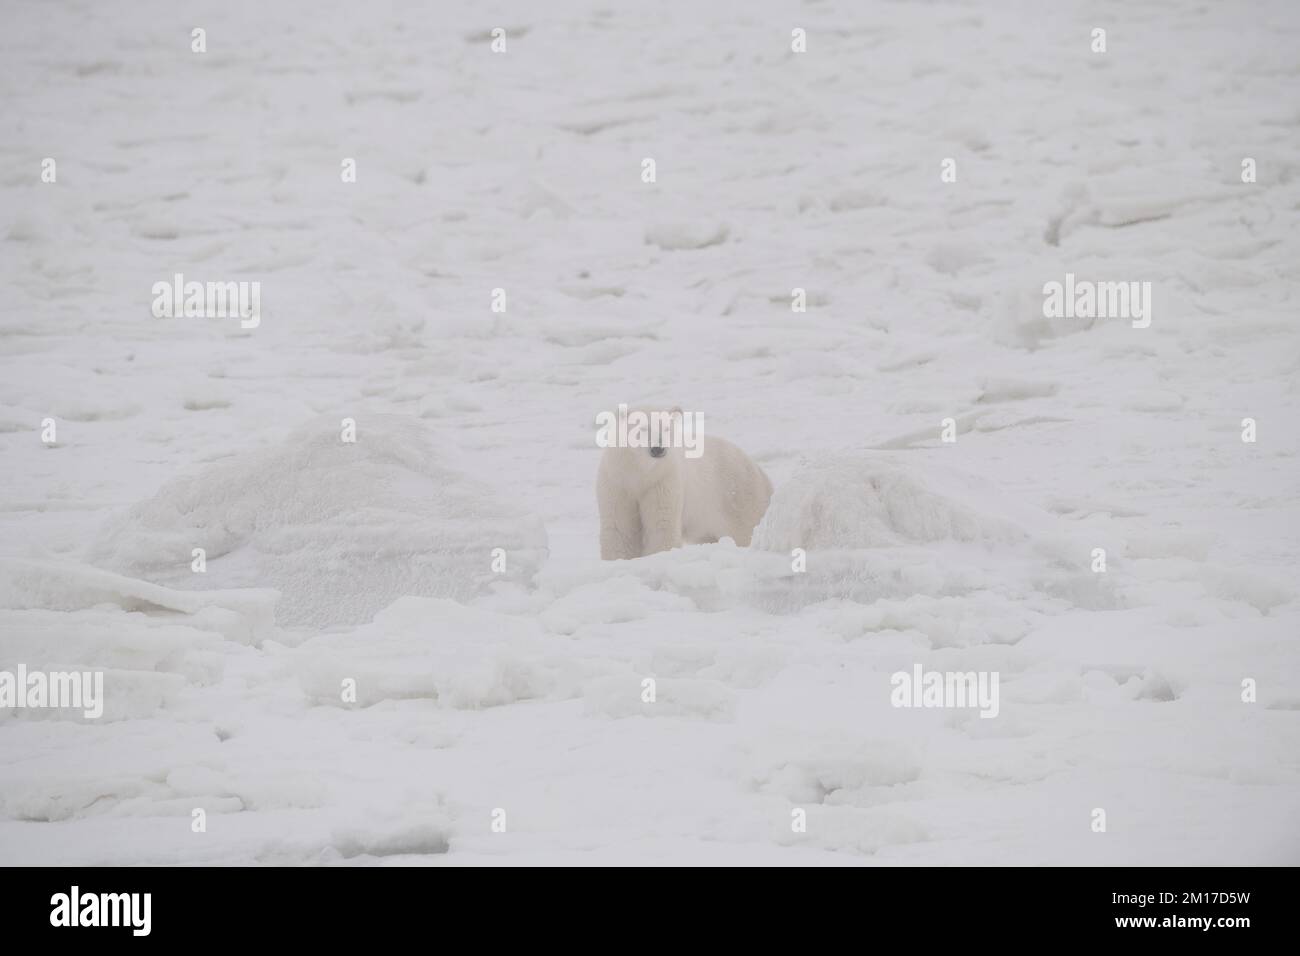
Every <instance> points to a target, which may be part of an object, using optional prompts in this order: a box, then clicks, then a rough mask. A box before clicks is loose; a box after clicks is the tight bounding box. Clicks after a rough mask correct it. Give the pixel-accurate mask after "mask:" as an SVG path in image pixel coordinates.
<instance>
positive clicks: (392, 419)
mask: <svg viewBox="0 0 1300 956" xmlns="http://www.w3.org/2000/svg"><path fill="white" fill-rule="evenodd" d="M445 456H446V452H445V451H443V449H442V448H441V446H436V445H435V443H434V442H433V441H432V440H431V439H430V436H429V434H428V432H427V431H425V429H424V427H423V426H422V425H421V424H420V423H418V422H416V421H414V420H410V419H403V418H400V417H397V416H376V417H374V418H366V419H364V420H362V421H361V422H360V423H359V425H358V430H357V440H356V441H355V442H354V443H349V442H343V441H341V440H340V435H339V429H338V427H337V424H336V423H334V422H332V421H321V420H318V421H315V422H313V423H311V424H308V425H305V426H303V427H302V428H300V429H298V430H297V431H295V432H293V433H292V434H291V435H289V436H288V437H287V438H286V439H285V440H284V441H283V442H281V443H279V444H277V445H275V446H273V447H270V448H265V449H261V450H258V451H252V452H248V453H245V454H242V455H239V456H237V457H235V458H233V459H230V460H228V461H222V462H218V463H216V464H214V465H211V466H209V467H207V468H206V469H204V470H202V471H199V472H197V473H195V474H192V475H187V476H184V477H180V478H176V479H174V480H172V481H169V482H167V483H166V484H165V485H164V486H163V487H162V488H161V489H160V490H159V492H158V493H157V494H156V495H155V496H154V497H153V498H150V499H149V500H147V501H143V502H141V503H139V504H137V505H135V506H134V507H132V508H130V509H128V510H127V511H126V512H124V513H121V514H118V515H115V516H114V517H112V518H110V519H109V520H108V521H107V522H106V523H105V525H104V526H103V528H102V530H101V533H100V534H99V536H98V538H97V539H96V541H95V542H94V544H93V545H92V547H91V549H90V553H89V560H90V562H91V563H92V564H95V565H98V566H100V567H103V568H107V569H110V570H113V571H116V572H118V573H120V574H124V575H128V576H131V577H138V578H144V579H146V580H150V581H155V582H157V583H160V584H165V585H167V586H169V587H174V588H199V587H204V588H223V589H224V588H243V587H254V586H257V587H271V588H275V589H277V590H278V591H280V592H281V599H280V601H279V603H278V605H277V608H276V618H277V620H278V622H279V623H280V624H282V625H284V626H296V625H326V624H341V623H361V622H364V621H367V620H369V619H370V618H371V617H372V616H373V615H374V614H375V613H376V612H377V611H379V610H381V609H382V608H385V607H387V606H388V605H389V604H391V603H393V601H395V600H397V599H398V598H400V597H403V596H407V595H416V596H424V597H447V598H453V599H456V600H466V599H468V598H470V597H472V596H474V595H476V594H479V593H482V592H484V591H487V590H489V589H490V588H491V587H492V585H493V584H495V583H498V582H516V583H518V582H522V581H527V580H528V579H529V578H531V576H532V574H533V573H534V572H535V571H536V569H537V567H538V566H539V565H540V563H541V561H542V560H543V559H544V557H545V554H546V532H545V529H544V527H543V526H542V524H541V522H540V521H538V520H536V519H534V518H530V517H529V516H528V515H526V514H525V513H523V512H522V511H521V510H520V509H518V508H516V507H514V506H512V505H511V504H510V503H509V502H508V501H505V500H503V498H501V497H500V496H498V495H497V494H495V493H493V492H492V491H489V490H488V489H486V488H485V487H483V485H482V484H481V482H480V481H479V480H478V479H475V478H471V477H469V476H468V475H466V474H464V473H462V472H461V471H459V470H457V469H456V468H454V467H452V466H451V465H449V464H448V462H447V461H446V460H445ZM195 548H202V549H204V551H205V556H206V563H207V569H206V571H205V572H204V573H202V574H198V573H195V572H194V571H193V570H192V569H191V564H192V561H193V558H192V554H193V549H195ZM497 548H500V549H502V550H503V551H504V552H505V557H504V562H505V570H504V571H501V572H494V571H493V570H492V561H493V558H492V552H493V551H494V549H497Z"/></svg>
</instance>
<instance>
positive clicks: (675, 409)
mask: <svg viewBox="0 0 1300 956" xmlns="http://www.w3.org/2000/svg"><path fill="white" fill-rule="evenodd" d="M668 414H669V415H676V416H677V420H678V421H679V422H680V421H682V420H683V419H685V418H686V413H685V412H683V411H682V406H680V405H674V406H673V407H672V408H670V409H668Z"/></svg>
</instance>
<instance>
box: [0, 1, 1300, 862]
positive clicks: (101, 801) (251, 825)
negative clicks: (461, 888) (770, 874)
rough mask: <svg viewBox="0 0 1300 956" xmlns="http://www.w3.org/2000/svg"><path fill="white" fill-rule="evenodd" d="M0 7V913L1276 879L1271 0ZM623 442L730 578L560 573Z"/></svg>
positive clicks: (1281, 762)
mask: <svg viewBox="0 0 1300 956" xmlns="http://www.w3.org/2000/svg"><path fill="white" fill-rule="evenodd" d="M3 13H4V16H3V21H4V29H3V30H0V93H2V95H3V102H4V108H3V111H2V112H0V159H2V160H3V161H2V162H0V252H2V255H0V278H2V279H3V286H4V294H3V299H2V300H0V302H2V304H0V456H2V458H0V460H2V461H3V486H2V487H3V491H0V608H2V610H0V670H8V671H13V670H14V669H15V668H17V667H18V666H19V665H23V666H25V667H26V668H28V670H46V671H54V670H73V669H78V670H101V671H103V672H104V674H105V678H104V679H105V694H106V700H105V709H104V714H103V716H102V717H101V718H99V719H97V720H89V719H85V718H83V717H82V716H80V715H79V714H77V713H73V712H69V711H51V710H45V711H40V710H28V709H10V710H0V862H5V863H56V864H61V863H92V864H99V863H187V864H194V863H247V862H259V863H270V864H275V863H331V862H340V861H349V862H361V863H373V862H388V863H394V862H398V863H406V862H419V863H435V864H436V863H447V864H459V863H471V864H481V863H500V862H511V863H557V862H558V863H586V862H614V863H651V862H691V863H794V864H861V863H880V864H965V863H994V864H1012V863H1016V864H1058V863H1067V862H1080V863H1097V864H1100V863H1118V864H1152V863H1156V864H1160V863H1172V864H1184V863H1212V864H1230V863H1251V864H1259V863H1292V864H1295V863H1300V812H1298V808H1300V647H1298V645H1297V641H1298V640H1300V606H1298V605H1297V584H1296V582H1297V575H1296V568H1297V563H1298V562H1297V558H1298V557H1300V534H1298V532H1300V467H1298V465H1300V428H1297V425H1296V423H1297V420H1300V391H1298V390H1297V384H1298V383H1300V329H1298V327H1297V325H1298V322H1300V314H1298V313H1300V281H1298V280H1300V228H1297V219H1298V217H1300V97H1298V96H1297V95H1296V94H1297V89H1298V88H1300V54H1298V53H1297V50H1300V5H1297V4H1296V3H1295V2H1294V0H1257V2H1231V3H1198V2H1192V0H1141V2H1130V0H1098V2H1086V3H1085V2H1081V0H1063V2H1051V3H1047V2H1043V0H998V2H974V0H972V2H968V3H965V2H963V3H958V2H933V3H923V2H918V3H891V2H852V3H850V2H830V0H825V2H805V3H796V2H793V0H761V2H760V0H735V2H713V0H706V2H700V0H689V2H686V0H663V2H658V3H653V4H614V3H608V4H606V3H601V2H598V0H569V2H560V3H546V4H539V3H537V2H535V0H528V2H494V3H490V4H482V3H469V2H464V3H445V2H442V3H436V4H429V3H415V2H411V3H400V2H394V3H365V4H314V3H306V2H297V3H288V2H276V3H265V2H258V3H253V2H246V0H221V2H205V3H196V4H175V3H167V2H161V0H148V2H132V3H129V4H128V3H89V2H52V0H51V2H41V3H36V2H30V3H7V4H5V7H4V11H3ZM196 27H201V28H203V29H204V30H205V31H206V42H207V52H206V53H201V54H200V53H194V52H192V51H191V31H192V30H193V29H194V28H196ZM494 27H501V28H504V30H505V31H506V34H505V35H506V43H507V47H506V50H505V52H502V53H494V52H493V51H492V48H491V43H492V34H491V31H492V29H493V28H494ZM796 28H798V29H803V30H805V31H806V33H807V51H806V52H803V53H796V52H793V51H792V50H791V31H792V30H794V29H796ZM1094 28H1104V29H1105V30H1106V46H1107V48H1106V52H1104V53H1095V52H1093V51H1092V49H1091V46H1092V44H1093V39H1092V31H1093V30H1094ZM45 158H52V159H54V160H55V161H56V163H57V181H56V182H53V183H45V182H42V181H41V173H42V161H43V160H44V159H45ZM347 158H351V159H354V160H355V163H356V170H357V176H356V182H355V183H345V182H343V181H342V178H343V177H342V176H341V164H342V163H343V162H344V160H345V159H347ZM646 158H651V159H653V160H654V161H655V166H656V181H655V182H653V183H646V182H643V181H642V168H643V160H644V159H646ZM949 158H950V159H953V160H955V170H956V181H955V182H943V181H942V180H941V172H942V169H943V166H942V164H943V161H944V160H945V159H949ZM1246 158H1251V159H1253V160H1254V161H1255V166H1256V170H1257V173H1256V179H1257V181H1256V182H1253V183H1247V182H1243V181H1242V169H1243V165H1242V164H1243V160H1244V159H1246ZM1067 272H1069V273H1074V274H1076V275H1077V276H1079V277H1080V278H1086V279H1089V280H1093V281H1103V282H1104V281H1130V280H1131V281H1145V282H1150V283H1151V287H1152V290H1153V307H1152V312H1151V323H1150V326H1149V327H1147V328H1139V327H1135V326H1134V323H1133V322H1131V321H1129V320H1127V319H1123V318H1098V319H1085V318H1075V319H1047V318H1044V317H1043V298H1044V296H1043V286H1044V283H1047V282H1052V281H1064V277H1065V274H1066V273H1067ZM175 273H183V274H184V275H185V277H186V278H187V279H192V280H198V281H258V282H260V283H261V324H260V326H258V327H257V328H254V329H242V328H241V327H240V322H239V321H238V320H237V319H199V318H191V319H186V318H174V319H173V318H163V319H159V318H155V317H154V316H153V314H152V313H151V303H152V301H153V293H152V291H151V289H152V286H153V284H154V283H156V282H159V281H164V282H165V281H170V280H171V278H172V276H173V275H174V274H175ZM795 288H801V289H804V290H806V296H807V311H806V312H795V311H793V310H792V307H791V293H792V290H793V289H795ZM494 289H503V290H504V291H505V294H506V311H505V312H504V313H500V312H494V311H493V310H492V296H493V290H494ZM640 401H662V402H665V403H669V404H678V405H681V406H682V407H683V408H685V409H688V410H691V411H698V412H702V413H703V414H704V416H705V421H706V439H705V440H706V442H707V435H708V434H709V433H713V434H719V435H724V436H726V437H727V438H729V439H731V440H733V441H734V442H736V443H737V444H739V445H740V446H741V447H742V448H744V449H746V450H747V451H748V452H749V453H750V454H751V455H752V456H753V457H754V458H755V459H756V460H757V461H758V462H759V463H760V464H761V465H762V466H763V467H764V469H765V470H766V471H767V472H768V474H769V475H770V476H771V478H772V480H773V482H774V484H775V485H776V488H777V491H776V495H775V498H774V500H773V504H772V506H771V508H770V509H769V513H768V515H767V518H766V519H765V521H764V523H763V525H762V526H761V527H760V529H759V532H758V535H757V537H756V540H755V547H754V548H751V549H738V548H736V547H734V546H732V545H730V544H729V543H727V542H723V543H721V544H717V545H700V546H693V547H687V548H683V549H680V550H677V551H673V552H669V553H664V554H658V555H653V556H650V557H647V558H643V559H639V560H636V561H632V562H613V563H602V562H601V561H599V560H598V552H597V521H596V509H595V499H594V491H593V484H594V476H595V471H596V463H597V460H598V455H599V451H598V449H597V448H596V446H595V442H594V420H595V415H596V414H597V412H599V411H600V410H602V409H608V408H612V407H613V406H614V405H615V404H616V403H618V402H630V403H636V402H640ZM345 418H350V419H353V420H354V421H355V423H356V438H357V440H356V442H355V443H345V442H343V441H342V440H341V438H340V436H341V422H342V420H343V419H345ZM948 418H951V419H952V420H953V427H954V430H955V432H956V440H955V441H954V442H944V441H942V440H941V428H942V425H941V423H942V421H943V420H944V419H948ZM1246 418H1250V419H1253V420H1254V421H1255V423H1256V428H1257V440H1256V441H1254V442H1246V441H1243V440H1242V432H1243V426H1242V420H1243V419H1246ZM46 419H52V420H53V421H54V423H55V427H56V436H57V437H56V439H55V441H54V442H52V443H47V442H44V441H43V440H42V432H43V431H44V430H45V428H44V426H43V424H42V422H43V421H44V420H46ZM193 548H204V549H206V552H207V570H206V572H205V573H204V574H197V573H194V572H193V571H192V570H191V554H192V549H193ZM795 548H803V549H804V550H805V551H806V553H807V557H806V561H807V570H806V572H803V573H798V572H795V571H793V570H792V565H793V564H794V563H795V562H794V559H792V557H791V551H792V550H793V549H795ZM1097 548H1103V549H1105V552H1106V570H1105V572H1104V573H1099V572H1097V571H1094V562H1095V558H1094V549H1097ZM494 549H501V552H500V553H503V554H504V557H505V562H506V564H505V567H506V570H505V571H504V572H497V571H494V570H493V560H494V558H493V551H494ZM500 553H499V554H500ZM918 664H919V665H921V666H922V667H923V668H924V669H925V670H927V671H961V672H967V671H972V672H987V673H996V674H997V675H998V676H999V678H1000V688H1001V700H1000V707H999V711H998V714H997V716H996V717H995V718H992V719H985V718H982V717H980V715H979V713H978V711H975V710H971V709H963V710H953V709H949V710H944V709H908V708H899V707H894V706H892V705H891V681H890V676H891V674H893V673H895V672H897V671H908V672H911V671H912V669H913V667H914V666H915V665H918ZM647 678H653V679H654V681H655V685H654V686H655V694H656V696H655V700H654V702H653V703H646V702H644V701H643V687H644V686H645V685H644V684H643V682H644V681H645V680H646V679H647ZM348 681H351V682H355V687H356V701H355V703H352V702H345V701H344V700H343V694H342V693H341V690H340V688H341V687H343V686H344V684H345V682H348ZM1243 681H1254V682H1255V688H1256V698H1255V700H1254V701H1253V702H1248V701H1243ZM1246 696H1249V695H1246ZM195 809H202V810H204V811H205V813H206V822H207V828H206V832H199V833H196V832H193V828H192V819H193V811H194V810H195ZM1097 809H1102V810H1104V811H1105V814H1106V829H1105V832H1095V828H1094V820H1095V819H1096V815H1095V813H1094V811H1095V810H1097ZM498 810H502V811H504V817H503V816H502V814H500V813H496V814H495V816H494V811H498ZM796 810H803V811H805V813H806V821H807V826H806V831H805V832H797V830H796V828H795V827H794V826H793V825H792V821H794V820H795V819H796V818H797V816H798V815H797V814H793V813H792V811H796ZM494 819H497V820H501V819H504V820H505V821H506V825H505V828H504V832H494V829H493V826H492V824H493V820H494Z"/></svg>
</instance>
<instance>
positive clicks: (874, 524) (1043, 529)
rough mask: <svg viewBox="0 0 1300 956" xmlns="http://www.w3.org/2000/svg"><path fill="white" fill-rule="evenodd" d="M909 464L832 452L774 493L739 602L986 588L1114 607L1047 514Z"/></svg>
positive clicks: (1084, 548)
mask: <svg viewBox="0 0 1300 956" xmlns="http://www.w3.org/2000/svg"><path fill="white" fill-rule="evenodd" d="M910 461H911V460H910V459H908V460H905V459H904V458H902V457H901V456H900V455H899V454H897V453H889V452H881V453H874V454H864V455H860V456H848V457H833V458H828V459H825V460H822V461H817V462H813V463H810V464H808V465H806V466H805V467H804V468H803V469H802V470H801V471H799V472H798V473H797V474H795V475H794V476H793V477H792V478H791V479H790V480H789V481H787V482H786V483H784V484H783V485H782V486H781V487H779V488H778V489H777V490H776V493H775V494H774V495H773V496H772V501H771V503H770V504H769V505H768V508H767V513H766V514H765V515H764V516H763V520H762V521H761V522H759V525H758V527H757V528H756V529H755V530H754V539H753V542H752V550H753V553H754V556H755V560H754V561H753V563H752V564H751V567H750V571H751V572H752V575H753V580H752V582H751V585H750V592H749V600H750V601H751V602H752V603H754V604H756V605H758V606H760V607H762V608H764V609H766V610H769V611H773V612H782V611H790V610H797V609H799V608H802V607H805V606H807V605H809V604H814V603H817V602H819V601H824V600H828V599H841V598H842V599H848V600H852V601H858V602H866V603H871V602H874V601H879V600H881V599H882V598H896V599H900V600H902V599H905V598H907V597H909V596H912V595H925V596H927V597H934V598H939V597H949V596H954V595H969V594H972V593H975V592H979V591H983V590H986V589H989V588H995V589H997V590H999V591H1000V592H1002V593H1004V594H1013V595H1019V596H1021V597H1027V596H1029V595H1031V594H1047V595H1050V596H1052V597H1056V598H1059V599H1061V600H1064V601H1065V602H1067V603H1068V604H1070V605H1073V606H1078V607H1090V608H1107V607H1113V606H1114V605H1115V602H1116V597H1115V594H1114V590H1113V586H1112V585H1111V583H1110V581H1109V579H1107V578H1106V577H1105V576H1103V575H1097V574H1093V573H1091V572H1090V570H1089V565H1088V559H1089V555H1090V550H1089V549H1090V547H1091V545H1090V544H1088V543H1087V542H1085V541H1083V540H1081V539H1079V538H1078V536H1077V534H1073V533H1070V532H1067V530H1066V529H1065V528H1064V527H1063V526H1062V524H1061V523H1060V521H1059V520H1058V519H1056V518H1055V517H1054V516H1053V515H1050V514H1048V513H1047V512H1045V511H1041V510H1039V509H1035V508H1033V507H1031V506H1028V505H1025V504H1023V503H1021V502H1019V501H1015V500H1012V499H1011V498H1010V497H1009V496H1008V495H1007V494H1006V493H1004V492H1003V491H1002V490H1001V489H999V488H998V487H997V486H995V485H993V484H991V483H989V482H987V481H984V480H983V479H980V478H978V477H977V476H974V475H967V474H962V473H960V472H956V471H950V470H948V469H944V468H941V467H938V466H934V465H932V464H929V463H926V464H925V465H924V466H918V465H915V464H911V463H910ZM796 548H799V549H802V550H803V552H804V554H803V556H802V558H800V557H799V556H792V553H793V552H794V549H796ZM798 562H802V566H799V567H796V563H798Z"/></svg>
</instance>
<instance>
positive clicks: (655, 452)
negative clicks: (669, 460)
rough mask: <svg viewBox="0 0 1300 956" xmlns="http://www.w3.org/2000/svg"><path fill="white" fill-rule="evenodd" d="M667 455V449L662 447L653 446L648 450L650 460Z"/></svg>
mask: <svg viewBox="0 0 1300 956" xmlns="http://www.w3.org/2000/svg"><path fill="white" fill-rule="evenodd" d="M667 453H668V449H667V448H664V447H663V446H662V445H654V446H652V447H651V449H650V457H651V458H662V457H663V456H664V455H666V454H667Z"/></svg>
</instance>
